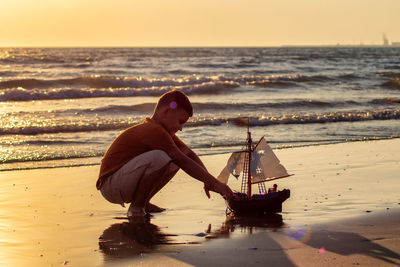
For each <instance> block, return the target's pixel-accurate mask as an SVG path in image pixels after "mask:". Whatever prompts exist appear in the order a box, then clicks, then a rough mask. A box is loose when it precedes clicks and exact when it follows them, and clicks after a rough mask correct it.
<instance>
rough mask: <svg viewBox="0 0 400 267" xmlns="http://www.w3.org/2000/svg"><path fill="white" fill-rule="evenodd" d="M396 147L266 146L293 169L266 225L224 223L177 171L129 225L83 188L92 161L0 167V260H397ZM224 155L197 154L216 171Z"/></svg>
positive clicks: (217, 201) (92, 173)
mask: <svg viewBox="0 0 400 267" xmlns="http://www.w3.org/2000/svg"><path fill="white" fill-rule="evenodd" d="M398 151H400V139H389V140H379V141H368V142H352V143H341V144H333V145H321V146H309V147H300V148H290V149H278V150H275V153H276V154H277V156H278V158H279V159H280V160H281V163H282V164H283V165H284V166H285V167H286V168H287V169H288V171H289V172H290V173H294V174H295V176H293V177H291V178H288V179H281V180H278V185H279V188H278V189H283V188H289V189H290V190H291V192H292V196H291V198H290V199H288V200H287V201H286V202H284V204H283V212H282V213H281V214H280V215H279V216H280V217H279V216H275V217H274V218H273V221H270V220H261V221H257V220H256V221H254V220H253V221H251V220H250V221H248V220H247V221H246V220H245V221H243V220H242V221H237V220H236V221H235V220H230V219H229V218H227V217H226V216H225V203H224V200H223V199H222V198H221V197H219V196H218V195H216V194H213V193H212V196H211V199H207V198H206V197H205V195H204V192H203V190H202V185H201V184H200V183H199V182H198V181H195V180H193V179H191V178H189V177H188V176H187V175H186V174H184V173H183V172H181V171H180V172H178V174H177V176H176V177H175V178H174V179H173V180H172V181H171V182H170V183H169V184H168V185H167V186H166V187H165V188H163V190H161V191H160V193H159V194H157V195H156V196H155V198H154V203H155V204H158V205H161V206H163V207H166V208H167V210H166V211H165V212H163V213H160V214H154V215H153V216H152V217H151V218H150V222H148V223H146V224H144V225H140V226H138V225H136V226H132V225H130V224H129V223H128V222H127V220H126V219H125V213H126V208H125V209H124V208H122V207H121V206H118V205H114V204H110V203H108V202H107V201H105V200H104V199H103V198H102V196H101V194H100V193H99V192H98V191H97V190H96V189H95V186H94V184H95V182H96V180H97V175H98V169H99V168H98V166H90V167H68V168H55V169H35V170H19V171H7V172H0V175H1V179H0V265H5V266H26V265H31V266H43V265H60V264H61V265H63V264H68V265H70V266H107V265H110V266H111V265H112V266H114V265H117V266H131V265H134V264H139V263H140V264H141V265H144V266H150V265H151V266H154V265H163V266H164V265H171V266H172V265H173V266H188V265H195V266H218V265H219V266H220V265H227V264H231V265H232V266H239V265H242V264H243V263H247V264H250V265H255V266H257V265H259V266H265V264H266V263H271V264H273V265H274V264H275V265H282V266H309V265H328V266H329V265H332V266H333V265H335V266H337V265H353V264H363V265H364V264H370V265H378V264H379V265H393V264H400V256H399V253H400V249H399V248H400V222H398V218H399V214H400V209H399V208H400V206H399V203H400V193H399V192H400V190H399V189H400V188H399V182H398V170H399V167H400V156H399V155H400V154H399V153H400V152H398ZM228 157H229V155H227V154H223V155H213V156H203V157H201V158H202V160H203V161H204V163H205V165H206V166H207V167H208V169H209V171H210V172H211V173H212V174H213V175H218V174H219V172H220V170H221V169H222V167H223V166H224V164H225V163H226V160H227V158H228ZM396 219H397V220H396ZM297 234H298V235H297ZM289 236H292V237H294V238H289ZM105 237H106V238H105ZM102 240H103V241H104V240H106V241H107V242H108V243H107V245H108V247H107V246H105V244H106V243H102ZM348 252H351V253H348ZM109 253H111V254H109ZM393 262H394V263H393Z"/></svg>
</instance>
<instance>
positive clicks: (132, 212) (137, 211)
mask: <svg viewBox="0 0 400 267" xmlns="http://www.w3.org/2000/svg"><path fill="white" fill-rule="evenodd" d="M127 215H128V218H133V217H135V218H138V217H145V216H146V212H145V211H144V208H143V207H135V206H132V205H130V206H129V209H128V214H127Z"/></svg>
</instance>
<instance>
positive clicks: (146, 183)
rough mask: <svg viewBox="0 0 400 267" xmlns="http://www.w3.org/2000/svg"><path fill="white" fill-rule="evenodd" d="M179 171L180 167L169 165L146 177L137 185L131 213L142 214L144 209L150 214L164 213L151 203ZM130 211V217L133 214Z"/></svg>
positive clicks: (130, 209)
mask: <svg viewBox="0 0 400 267" xmlns="http://www.w3.org/2000/svg"><path fill="white" fill-rule="evenodd" d="M177 171H178V167H177V166H176V165H175V164H173V163H169V164H167V165H165V166H164V167H162V168H161V169H159V170H157V171H155V172H152V173H151V174H146V175H144V176H143V177H142V178H141V179H140V181H139V183H138V185H137V188H136V191H135V193H134V195H133V198H132V201H131V202H132V203H131V206H130V207H129V211H131V212H133V213H137V212H140V211H141V210H142V209H146V211H148V212H157V211H163V210H164V209H162V208H160V207H158V206H156V205H154V204H151V203H150V202H149V201H150V199H151V198H152V197H153V196H154V195H155V194H156V193H157V192H159V191H160V190H161V188H163V187H164V186H165V185H166V184H167V183H168V182H169V181H170V180H171V179H172V177H174V175H175V174H176V172H177ZM129 211H128V215H129V213H131V212H129Z"/></svg>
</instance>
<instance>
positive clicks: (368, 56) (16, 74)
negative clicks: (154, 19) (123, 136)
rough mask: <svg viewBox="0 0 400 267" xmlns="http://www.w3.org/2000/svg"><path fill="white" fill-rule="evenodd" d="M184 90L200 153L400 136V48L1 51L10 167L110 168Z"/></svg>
mask: <svg viewBox="0 0 400 267" xmlns="http://www.w3.org/2000/svg"><path fill="white" fill-rule="evenodd" d="M172 89H178V90H181V91H183V92H185V93H186V94H187V95H188V96H189V98H190V100H191V102H192V104H193V106H194V116H193V117H192V118H190V119H189V121H188V122H187V123H186V125H185V127H184V129H183V131H182V132H179V133H178V136H179V137H180V138H181V139H182V140H183V141H184V142H185V143H186V144H188V145H189V146H190V147H191V148H192V149H193V150H194V151H195V152H197V153H198V154H199V155H210V154H220V153H230V152H232V151H236V150H238V149H240V148H241V147H242V146H243V145H244V143H245V141H246V137H247V127H249V129H250V131H251V133H252V137H253V139H254V140H255V141H257V140H258V139H259V138H260V137H262V136H265V139H266V140H267V142H268V143H269V144H270V145H271V147H272V148H273V149H289V148H292V147H299V146H314V145H326V144H334V143H343V142H359V141H366V140H379V139H389V138H399V137H400V120H399V119H400V47H366V46H365V47H342V46H337V47H265V48H262V47H251V48H248V47H244V48H240V47H228V48H220V47H218V48H209V47H204V48H201V47H187V48H0V103H1V105H0V149H1V152H0V162H1V164H0V171H9V170H22V169H37V168H58V167H69V166H85V165H88V166H89V165H98V164H99V163H100V160H101V157H102V155H103V154H104V153H105V151H106V150H107V148H108V147H109V145H110V144H111V143H112V141H113V140H114V138H115V137H116V136H117V135H118V134H119V133H121V131H123V130H124V129H126V128H128V127H130V126H131V125H134V124H136V123H139V122H141V121H143V120H144V119H145V118H146V117H148V116H151V114H152V112H153V108H154V105H155V103H156V101H157V99H158V97H159V96H160V95H161V94H163V93H165V92H167V91H169V90H172Z"/></svg>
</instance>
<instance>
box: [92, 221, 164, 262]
mask: <svg viewBox="0 0 400 267" xmlns="http://www.w3.org/2000/svg"><path fill="white" fill-rule="evenodd" d="M168 236H171V235H167V234H163V233H162V232H161V231H160V229H159V228H158V226H156V225H154V224H152V223H150V221H149V220H142V221H135V222H132V221H130V222H122V223H116V224H113V225H111V226H110V227H109V228H107V229H106V230H104V232H103V234H102V235H101V236H100V238H99V247H100V249H101V251H103V253H104V254H106V255H109V256H116V257H129V256H130V257H131V256H135V255H140V254H141V253H149V252H151V251H153V250H154V249H156V248H157V246H158V245H162V244H169V239H168Z"/></svg>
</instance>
